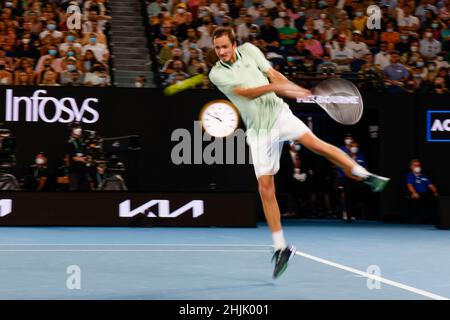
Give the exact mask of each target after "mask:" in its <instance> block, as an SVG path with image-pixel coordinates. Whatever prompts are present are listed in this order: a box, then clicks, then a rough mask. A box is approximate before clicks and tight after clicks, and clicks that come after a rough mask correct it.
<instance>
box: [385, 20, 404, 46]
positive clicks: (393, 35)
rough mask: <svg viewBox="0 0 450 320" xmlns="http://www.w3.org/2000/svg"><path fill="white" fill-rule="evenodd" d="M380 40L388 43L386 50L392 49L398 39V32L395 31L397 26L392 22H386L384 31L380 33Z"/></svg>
mask: <svg viewBox="0 0 450 320" xmlns="http://www.w3.org/2000/svg"><path fill="white" fill-rule="evenodd" d="M381 41H385V42H387V44H388V50H389V51H391V50H393V49H394V47H395V44H396V43H397V42H399V41H400V34H399V33H398V32H397V27H396V26H395V25H394V23H392V22H388V23H387V24H386V31H384V32H383V33H381Z"/></svg>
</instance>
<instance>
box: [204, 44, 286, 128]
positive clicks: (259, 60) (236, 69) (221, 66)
mask: <svg viewBox="0 0 450 320" xmlns="http://www.w3.org/2000/svg"><path fill="white" fill-rule="evenodd" d="M270 67H271V65H270V63H269V61H267V59H266V58H265V57H264V54H263V53H262V52H261V51H260V50H259V49H258V47H256V46H255V45H253V44H251V43H249V42H247V43H244V44H243V45H241V46H239V47H237V48H236V61H235V62H234V63H233V64H228V63H225V62H223V61H220V60H219V61H218V62H217V63H216V65H215V66H214V67H213V68H212V69H211V72H210V73H209V79H210V80H211V82H212V83H213V84H214V85H215V86H217V88H219V90H220V91H222V92H223V93H224V94H225V95H226V96H227V97H228V99H230V101H231V102H232V103H233V104H234V105H235V106H236V107H237V109H238V110H239V112H240V114H241V117H242V121H244V123H245V125H246V127H247V130H249V129H252V130H256V131H260V130H270V129H271V128H272V126H273V124H274V122H275V120H276V119H277V116H278V114H279V112H280V111H281V109H282V106H283V103H284V101H283V99H281V98H279V97H278V96H277V95H276V94H275V93H273V92H269V93H266V94H264V95H261V96H259V97H258V98H255V99H252V100H250V99H247V98H245V97H243V96H240V95H237V94H235V93H234V92H233V89H234V88H235V87H242V88H255V87H259V86H263V85H266V84H269V80H268V78H267V76H266V74H267V72H268V70H269V68H270Z"/></svg>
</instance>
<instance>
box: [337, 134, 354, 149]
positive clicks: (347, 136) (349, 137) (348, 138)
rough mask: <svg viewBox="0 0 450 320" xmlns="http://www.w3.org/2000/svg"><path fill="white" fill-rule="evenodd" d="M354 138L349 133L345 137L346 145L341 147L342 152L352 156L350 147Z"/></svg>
mask: <svg viewBox="0 0 450 320" xmlns="http://www.w3.org/2000/svg"><path fill="white" fill-rule="evenodd" d="M353 141H354V140H353V136H352V135H351V133H347V134H346V135H345V137H344V145H343V146H341V147H340V149H341V150H342V151H344V152H345V153H346V154H350V145H351V144H352V142H353Z"/></svg>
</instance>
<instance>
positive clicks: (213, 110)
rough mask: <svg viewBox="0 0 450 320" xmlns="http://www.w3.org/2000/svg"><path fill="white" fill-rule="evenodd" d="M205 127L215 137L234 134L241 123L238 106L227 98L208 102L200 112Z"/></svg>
mask: <svg viewBox="0 0 450 320" xmlns="http://www.w3.org/2000/svg"><path fill="white" fill-rule="evenodd" d="M200 121H201V122H202V126H203V129H205V131H206V132H208V134H210V135H211V136H213V137H218V138H221V137H226V136H229V135H230V134H232V133H233V132H234V131H235V130H236V128H237V127H238V125H239V114H238V112H237V110H236V108H235V107H234V106H233V105H232V104H231V103H230V102H228V101H226V100H216V101H213V102H210V103H208V104H207V105H206V106H205V107H203V110H202V111H201V113H200Z"/></svg>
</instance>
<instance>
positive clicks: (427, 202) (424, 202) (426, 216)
mask: <svg viewBox="0 0 450 320" xmlns="http://www.w3.org/2000/svg"><path fill="white" fill-rule="evenodd" d="M409 167H410V170H411V171H410V172H409V173H408V174H407V175H406V187H407V190H408V193H409V197H410V199H411V200H412V201H411V202H410V204H411V206H412V208H411V209H412V210H411V214H412V216H411V217H410V222H413V223H423V222H430V220H432V219H433V218H435V217H434V214H435V213H436V212H435V211H434V210H435V203H434V199H433V198H435V197H437V196H439V193H438V190H437V188H436V186H435V185H434V184H433V183H432V182H431V179H430V178H428V176H427V175H426V174H424V173H423V171H422V165H421V163H420V161H419V160H418V159H413V160H411V162H410V166H409ZM430 213H431V214H430Z"/></svg>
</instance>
